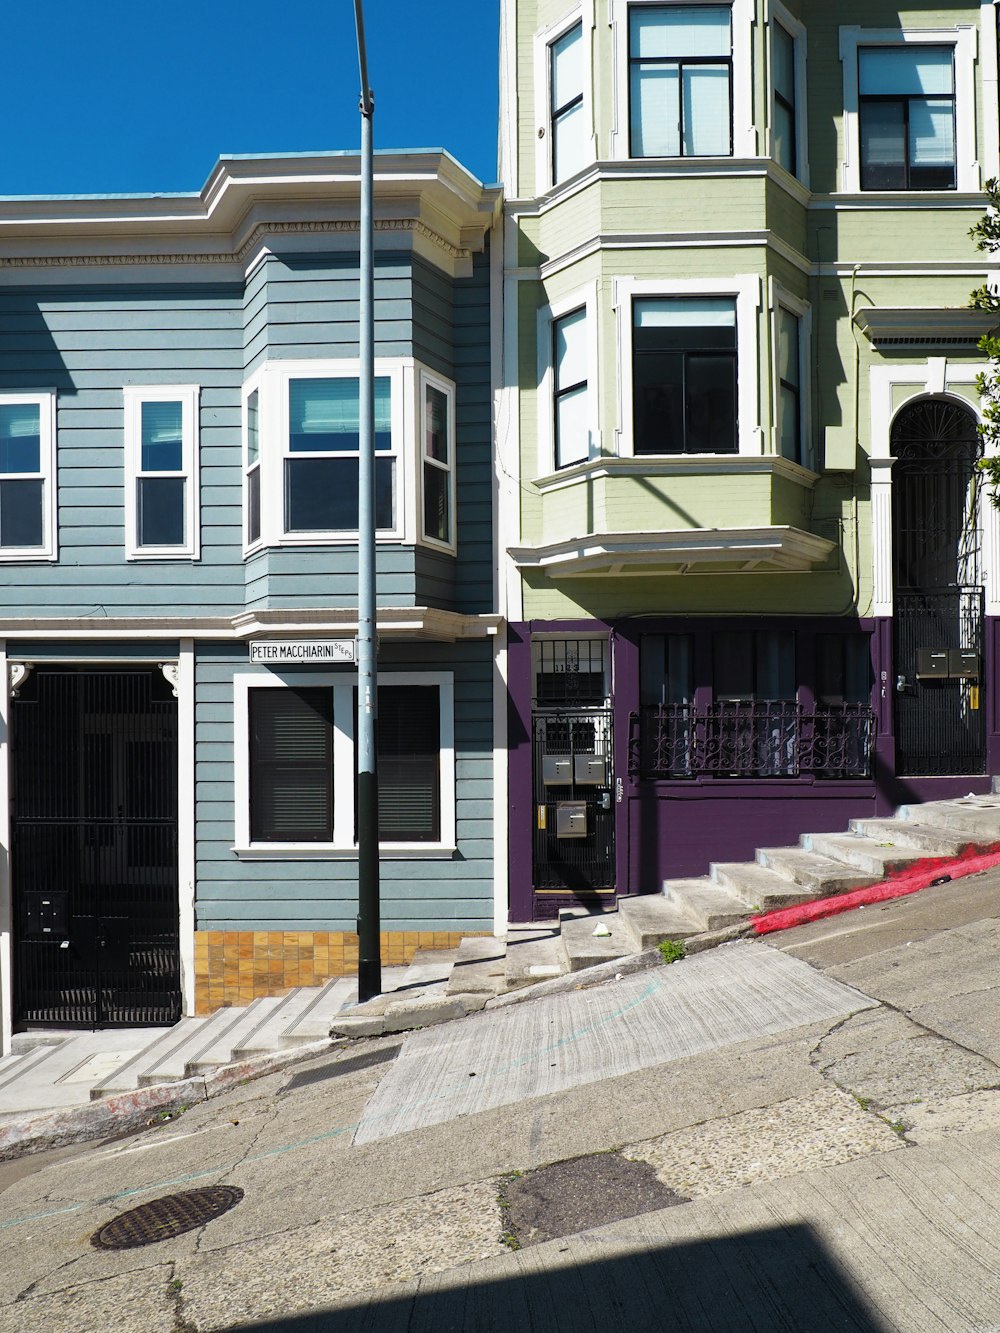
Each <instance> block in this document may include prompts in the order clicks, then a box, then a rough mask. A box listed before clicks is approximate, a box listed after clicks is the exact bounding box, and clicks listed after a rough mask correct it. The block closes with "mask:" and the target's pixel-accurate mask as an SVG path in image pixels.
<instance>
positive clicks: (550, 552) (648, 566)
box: [509, 526, 836, 579]
mask: <svg viewBox="0 0 1000 1333" xmlns="http://www.w3.org/2000/svg"><path fill="white" fill-rule="evenodd" d="M835 549H836V546H835V543H834V542H832V541H828V540H827V539H826V538H825V537H817V536H815V535H814V534H813V533H811V532H803V531H802V529H801V528H793V527H787V526H781V527H766V528H694V529H682V530H679V531H668V532H622V533H600V534H592V535H590V536H584V537H576V538H572V539H570V540H568V541H561V542H552V543H550V544H548V545H542V546H518V547H511V548H510V550H509V554H510V556H511V559H512V560H513V561H514V563H515V564H516V565H517V567H518V568H519V569H521V570H523V571H526V572H527V571H529V570H539V571H540V572H542V573H544V574H545V575H547V577H548V578H550V579H573V578H608V577H620V576H622V575H626V576H630V577H631V576H641V575H644V576H647V577H652V576H665V575H670V574H689V573H690V574H739V573H745V572H748V571H751V570H758V571H769V570H773V571H791V572H796V573H801V572H804V571H807V570H810V569H812V568H814V567H815V566H816V565H820V564H823V563H824V562H825V561H826V560H828V559H829V557H830V556H831V555H832V553H833V552H834V550H835Z"/></svg>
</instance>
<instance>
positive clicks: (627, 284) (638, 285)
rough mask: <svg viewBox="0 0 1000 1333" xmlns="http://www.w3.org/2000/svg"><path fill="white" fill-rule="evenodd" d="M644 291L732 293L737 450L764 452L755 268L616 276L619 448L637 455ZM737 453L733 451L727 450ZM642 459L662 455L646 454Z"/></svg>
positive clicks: (622, 453)
mask: <svg viewBox="0 0 1000 1333" xmlns="http://www.w3.org/2000/svg"><path fill="white" fill-rule="evenodd" d="M643 296H652V297H658V296H664V297H669V296H728V297H732V298H734V299H735V301H736V430H737V449H736V452H737V453H738V454H745V455H749V456H752V457H759V456H760V455H761V454H763V452H764V436H763V431H762V430H761V426H760V413H759V408H758V404H759V401H760V395H759V390H758V381H759V377H760V351H759V334H758V325H759V322H760V319H759V317H760V301H761V286H760V278H759V276H758V275H757V274H756V273H736V274H734V275H733V276H732V277H729V278H677V279H672V280H670V281H666V282H662V281H657V280H654V279H637V278H617V279H616V280H615V283H614V304H615V309H616V310H617V336H618V383H619V385H620V386H621V390H620V392H619V395H618V412H619V417H618V424H617V427H616V430H615V434H616V436H617V449H616V453H617V454H618V455H619V456H620V457H622V458H631V457H633V456H634V455H635V450H634V448H633V435H632V302H633V300H634V299H635V298H636V297H643ZM684 456H685V457H686V458H697V457H699V456H700V457H704V458H718V457H720V455H719V454H714V453H713V454H703V455H697V454H685V455H684ZM728 456H730V457H731V456H732V455H728ZM641 457H643V458H650V459H653V458H658V457H662V455H659V454H643V455H641Z"/></svg>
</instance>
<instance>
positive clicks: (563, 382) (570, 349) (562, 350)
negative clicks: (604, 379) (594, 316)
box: [553, 309, 587, 390]
mask: <svg viewBox="0 0 1000 1333" xmlns="http://www.w3.org/2000/svg"><path fill="white" fill-rule="evenodd" d="M553 351H554V360H555V382H556V389H557V390H558V389H567V388H569V387H570V386H571V385H573V384H580V383H582V382H583V381H585V380H586V378H587V312H586V310H585V309H582V310H574V311H573V313H572V314H571V315H566V316H565V317H564V318H563V319H557V320H556V322H555V324H554V325H553Z"/></svg>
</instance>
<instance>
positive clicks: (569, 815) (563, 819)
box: [556, 801, 587, 838]
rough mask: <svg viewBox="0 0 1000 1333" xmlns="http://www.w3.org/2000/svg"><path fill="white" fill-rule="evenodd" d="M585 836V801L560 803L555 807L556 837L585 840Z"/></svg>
mask: <svg viewBox="0 0 1000 1333" xmlns="http://www.w3.org/2000/svg"><path fill="white" fill-rule="evenodd" d="M586 836H587V804H586V802H585V801H560V802H559V804H558V805H557V806H556V837H557V838H585V837H586Z"/></svg>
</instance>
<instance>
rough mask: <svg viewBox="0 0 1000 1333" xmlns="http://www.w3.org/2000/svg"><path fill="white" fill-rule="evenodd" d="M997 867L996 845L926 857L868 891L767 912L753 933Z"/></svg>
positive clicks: (999, 858)
mask: <svg viewBox="0 0 1000 1333" xmlns="http://www.w3.org/2000/svg"><path fill="white" fill-rule="evenodd" d="M994 866H1000V844H994V845H993V847H991V849H990V850H989V851H988V852H980V851H978V850H977V849H976V848H974V847H970V848H969V850H968V851H967V852H963V853H962V855H961V856H951V857H946V856H937V857H927V859H926V860H924V861H918V862H917V863H916V865H913V866H910V867H908V868H907V869H906V870H903V871H900V873H899V874H898V875H890V877H889V878H888V879H885V880H883V881H882V882H881V883H880V884H871V885H869V887H868V888H867V889H853V890H852V891H851V892H850V893H839V894H837V895H836V896H835V897H833V898H817V899H815V900H814V901H813V902H811V903H796V905H795V906H794V907H779V908H776V909H775V911H773V912H764V913H762V914H761V915H760V916H758V917H755V918H754V921H753V933H754V934H755V935H769V934H772V933H773V932H774V931H776V930H789V929H791V927H792V926H802V925H805V924H806V922H808V921H821V920H822V919H823V918H824V917H827V916H837V915H839V913H841V912H850V911H851V910H852V908H855V907H865V906H867V905H868V904H869V903H884V902H888V901H889V900H890V899H892V898H903V897H905V896H906V895H907V894H909V893H919V892H920V890H921V889H926V888H929V887H930V886H931V885H932V884H934V883H936V882H938V881H940V880H945V879H949V880H951V879H965V878H966V876H968V875H978V874H979V873H980V871H983V870H992V869H993V868H994Z"/></svg>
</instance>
